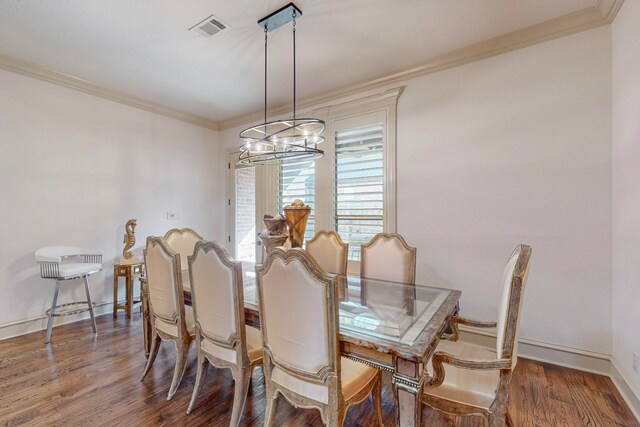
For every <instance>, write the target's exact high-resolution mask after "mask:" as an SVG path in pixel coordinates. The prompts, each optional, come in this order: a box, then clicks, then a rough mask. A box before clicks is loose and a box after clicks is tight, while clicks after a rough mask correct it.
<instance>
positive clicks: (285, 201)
mask: <svg viewBox="0 0 640 427" xmlns="http://www.w3.org/2000/svg"><path fill="white" fill-rule="evenodd" d="M315 172H316V171H315V161H314V160H309V161H305V162H301V163H295V164H286V163H285V164H282V165H280V166H279V171H278V212H280V213H281V214H283V215H284V209H283V208H284V207H285V206H286V205H290V204H291V203H292V202H293V201H294V200H295V199H300V200H302V201H303V202H304V203H305V204H306V205H309V206H310V207H311V213H310V214H309V219H308V220H307V229H306V231H305V233H304V240H305V242H306V241H307V240H311V239H313V236H314V234H315V219H316V218H315V212H316V200H315V188H316V173H315Z"/></svg>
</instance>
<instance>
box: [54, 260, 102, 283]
mask: <svg viewBox="0 0 640 427" xmlns="http://www.w3.org/2000/svg"><path fill="white" fill-rule="evenodd" d="M100 270H102V264H98V263H95V264H94V263H85V262H70V263H64V264H58V273H59V277H60V278H61V279H68V278H72V277H79V276H84V275H88V274H92V273H96V272H98V271H100Z"/></svg>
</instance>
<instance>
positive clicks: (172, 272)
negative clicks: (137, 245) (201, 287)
mask: <svg viewBox="0 0 640 427" xmlns="http://www.w3.org/2000/svg"><path fill="white" fill-rule="evenodd" d="M144 262H145V267H146V273H147V284H148V289H149V311H150V316H151V326H152V330H151V351H150V353H149V358H148V359H147V365H146V366H145V368H144V372H143V373H142V377H141V378H140V381H143V380H144V378H145V377H146V376H147V373H148V372H149V370H150V369H151V367H152V366H153V362H154V361H155V360H156V356H157V355H158V349H159V348H160V343H161V342H162V341H163V340H164V341H172V342H173V343H174V344H175V346H176V350H177V354H176V364H175V368H174V371H173V379H172V380H171V387H170V388H169V393H168V395H167V400H171V398H172V397H173V395H174V394H175V392H176V390H177V389H178V386H179V385H180V381H181V380H182V375H183V374H184V368H185V365H186V363H187V355H188V353H189V347H190V346H191V343H192V342H193V339H194V336H195V326H194V319H193V309H192V308H191V307H189V306H186V307H185V305H184V291H183V289H182V270H181V264H180V256H179V255H178V254H177V253H175V252H174V251H172V250H171V249H170V248H169V245H168V244H167V242H166V241H165V240H164V239H163V238H162V237H147V246H146V249H145V250H144Z"/></svg>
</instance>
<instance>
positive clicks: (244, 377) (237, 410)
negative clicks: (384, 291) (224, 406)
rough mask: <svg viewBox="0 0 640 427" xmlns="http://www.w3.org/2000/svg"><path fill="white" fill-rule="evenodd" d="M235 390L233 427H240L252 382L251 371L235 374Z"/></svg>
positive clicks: (232, 416) (244, 370)
mask: <svg viewBox="0 0 640 427" xmlns="http://www.w3.org/2000/svg"><path fill="white" fill-rule="evenodd" d="M234 380H235V388H234V391H233V410H232V411H231V424H229V425H230V426H231V427H238V426H239V425H240V419H241V418H242V411H243V410H244V403H245V402H246V400H247V393H248V391H249V383H250V382H251V369H250V368H246V369H243V370H242V371H237V372H234Z"/></svg>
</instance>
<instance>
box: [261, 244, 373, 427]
mask: <svg viewBox="0 0 640 427" xmlns="http://www.w3.org/2000/svg"><path fill="white" fill-rule="evenodd" d="M275 259H281V260H283V261H284V262H285V264H288V263H290V262H292V261H294V260H297V261H300V262H301V263H302V265H303V267H304V269H305V270H306V271H307V272H308V273H309V274H311V275H312V276H313V277H314V278H315V279H316V280H317V281H318V282H321V283H323V284H324V285H325V286H326V294H325V295H326V303H327V316H326V318H327V322H326V325H325V327H326V328H327V330H328V331H329V333H328V334H327V342H326V344H327V348H328V350H329V363H328V365H326V366H324V367H323V368H321V369H320V370H319V371H318V372H317V373H315V374H311V373H308V372H303V371H300V370H298V369H296V368H295V367H293V366H290V365H288V364H287V363H284V362H282V361H278V360H276V359H275V358H274V357H273V354H272V351H271V349H270V348H269V345H268V344H267V340H268V330H267V327H266V316H265V315H264V305H263V298H262V276H263V275H265V274H266V273H267V272H268V271H269V269H270V268H271V265H272V264H273V261H274V260H275ZM256 275H257V292H258V305H259V309H260V313H261V315H260V329H261V331H262V340H263V347H264V367H263V369H264V377H265V383H266V401H267V402H266V405H267V408H266V412H265V426H267V427H268V426H272V425H273V422H274V418H275V409H276V406H277V399H278V395H279V394H281V395H283V396H284V397H285V399H286V400H287V401H288V402H289V403H290V404H292V405H293V406H294V407H296V408H315V409H318V410H319V411H320V415H321V418H322V421H323V422H324V424H325V425H328V426H341V425H343V423H344V420H345V417H346V415H347V409H348V408H349V406H351V405H355V404H358V403H360V402H362V401H363V400H365V399H366V398H367V396H368V395H369V393H371V391H373V399H374V410H375V412H376V418H377V420H378V422H379V424H380V425H382V413H381V410H380V408H381V402H380V390H381V388H382V374H381V373H380V372H378V375H377V377H376V380H375V381H373V382H372V383H371V386H370V387H364V388H363V389H362V390H361V391H360V392H358V393H357V394H356V395H355V396H353V397H352V398H351V399H350V400H349V401H345V399H344V396H343V394H342V384H341V363H340V338H339V333H338V330H339V321H338V300H337V297H338V295H337V290H338V287H337V276H336V275H333V274H327V273H324V272H323V271H322V270H321V269H320V266H318V264H317V263H316V262H315V260H314V259H313V258H312V257H311V256H309V255H308V254H307V253H306V252H305V251H304V250H302V249H300V248H294V249H290V250H288V251H284V250H282V249H280V248H275V249H273V250H272V251H271V252H269V254H268V255H267V259H266V260H265V262H264V264H263V265H262V266H258V267H257V268H256ZM332 331H333V332H332ZM274 367H278V368H279V369H282V370H283V371H284V372H286V373H287V374H289V375H291V376H293V377H294V378H297V379H300V380H303V381H307V382H311V383H314V384H320V385H324V386H326V387H327V388H328V403H327V404H323V403H321V402H318V401H316V400H313V399H310V398H308V397H306V396H303V395H300V394H298V393H295V392H293V391H291V390H289V389H287V388H285V387H282V386H280V385H279V384H277V383H276V382H274V381H273V380H272V379H271V375H272V371H273V368H274Z"/></svg>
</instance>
